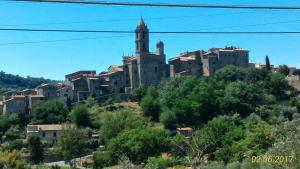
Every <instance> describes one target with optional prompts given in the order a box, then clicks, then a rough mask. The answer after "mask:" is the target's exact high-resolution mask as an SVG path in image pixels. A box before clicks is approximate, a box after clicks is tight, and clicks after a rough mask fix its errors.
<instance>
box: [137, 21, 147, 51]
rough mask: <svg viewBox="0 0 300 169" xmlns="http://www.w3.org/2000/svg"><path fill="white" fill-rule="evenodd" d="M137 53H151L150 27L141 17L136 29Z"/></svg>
mask: <svg viewBox="0 0 300 169" xmlns="http://www.w3.org/2000/svg"><path fill="white" fill-rule="evenodd" d="M135 45H136V46H135V53H137V54H141V53H149V29H148V27H147V25H146V24H145V22H144V20H143V18H141V20H140V22H139V24H138V25H137V27H136V30H135Z"/></svg>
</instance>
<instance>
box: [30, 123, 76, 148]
mask: <svg viewBox="0 0 300 169" xmlns="http://www.w3.org/2000/svg"><path fill="white" fill-rule="evenodd" d="M74 126H75V125H73V124H68V125H67V124H46V125H27V130H26V133H27V139H29V138H30V137H31V136H38V137H40V139H41V141H43V142H46V143H48V144H49V145H54V144H56V143H57V140H58V137H59V134H60V132H61V131H62V130H63V129H66V128H72V127H74Z"/></svg>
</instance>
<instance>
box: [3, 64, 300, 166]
mask: <svg viewBox="0 0 300 169" xmlns="http://www.w3.org/2000/svg"><path fill="white" fill-rule="evenodd" d="M284 74H285V71H280V72H279V73H272V72H271V71H268V70H256V69H243V68H237V67H233V66H228V67H225V68H223V69H221V70H219V71H218V72H217V73H216V74H215V75H214V76H212V77H184V78H176V79H169V80H167V81H164V82H162V83H161V84H160V85H159V86H157V87H152V86H150V87H145V86H141V87H140V88H138V89H137V90H135V91H134V96H133V98H132V100H133V101H136V102H137V103H133V102H125V103H124V102H122V103H116V101H115V100H114V99H113V98H112V99H108V100H107V101H106V102H105V103H101V104H99V103H97V101H96V100H94V99H92V98H89V99H88V100H87V101H86V102H85V103H83V104H77V105H75V106H73V108H72V109H71V110H69V109H68V107H67V106H66V103H63V102H59V101H55V100H53V101H49V102H46V103H41V104H39V105H37V106H36V107H35V108H34V110H33V113H32V115H31V117H30V123H32V124H37V123H38V124H49V123H73V124H76V126H77V127H76V128H69V129H64V130H63V131H62V133H61V135H60V136H59V140H58V143H57V144H56V145H54V147H49V146H47V145H45V144H44V143H40V140H39V139H37V138H33V139H31V140H30V141H29V142H26V141H24V134H23V132H22V129H24V126H25V125H24V124H23V123H21V119H22V118H21V117H18V116H16V115H11V116H0V130H1V133H0V134H1V136H2V138H4V139H2V141H3V142H4V144H2V146H1V153H2V154H0V167H1V166H9V167H11V168H26V167H28V162H27V161H24V158H22V156H21V155H22V154H24V152H23V149H22V148H27V149H28V150H29V157H30V158H29V159H30V163H31V164H35V163H38V162H40V161H43V157H44V155H49V153H50V154H51V153H54V152H56V154H58V155H60V156H61V159H64V160H65V161H68V162H69V163H72V159H74V158H76V157H80V156H83V155H87V154H93V159H94V165H93V166H90V167H93V168H103V167H110V166H115V165H118V166H119V167H121V168H149V169H153V168H157V169H165V168H167V167H175V168H184V167H192V168H204V169H224V168H225V169H240V168H241V169H255V168H257V169H275V168H290V169H296V168H297V167H299V166H300V163H299V160H297V159H299V158H300V148H299V147H300V101H299V98H298V91H296V90H295V89H294V88H293V87H291V86H289V84H288V83H287V81H286V80H285V75H284ZM136 104H138V105H139V106H140V107H139V106H137V105H136ZM178 127H192V128H193V129H194V134H193V137H192V138H185V137H184V136H183V135H180V134H176V128H178ZM95 131H98V134H99V138H98V139H95V138H93V137H92V135H93V133H95ZM35 145H36V146H35ZM100 145H101V146H100ZM2 155H3V156H2ZM276 156H277V157H283V158H284V159H288V160H279V161H277V162H275V160H276V159H275V157H276ZM8 157H10V159H12V158H13V159H14V161H9V159H7V158H8ZM254 157H266V158H267V159H268V160H269V162H268V161H267V162H266V161H265V162H257V161H253V158H254ZM270 158H271V159H270ZM272 158H273V159H272ZM73 166H74V164H73ZM40 168H47V167H46V166H40Z"/></svg>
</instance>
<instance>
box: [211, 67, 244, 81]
mask: <svg viewBox="0 0 300 169" xmlns="http://www.w3.org/2000/svg"><path fill="white" fill-rule="evenodd" d="M245 75H246V69H243V68H238V67H236V66H231V65H230V66H225V67H224V68H222V69H220V70H218V71H217V72H216V73H215V75H214V77H215V78H216V79H217V80H223V81H225V82H234V81H238V80H244V78H245Z"/></svg>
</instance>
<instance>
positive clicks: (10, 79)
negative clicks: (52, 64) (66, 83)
mask: <svg viewBox="0 0 300 169" xmlns="http://www.w3.org/2000/svg"><path fill="white" fill-rule="evenodd" d="M42 83H57V81H53V80H50V79H44V78H35V77H30V76H27V77H26V78H24V77H21V76H19V75H12V74H7V73H5V72H3V71H0V96H1V95H3V94H4V93H5V92H8V91H19V90H23V89H27V88H28V89H31V88H35V87H37V86H38V85H40V84H42Z"/></svg>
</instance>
